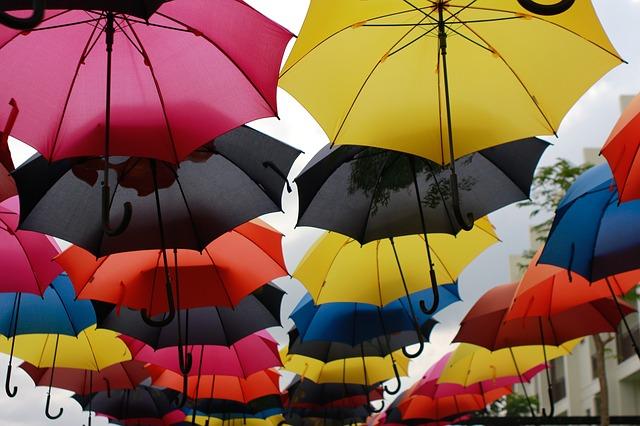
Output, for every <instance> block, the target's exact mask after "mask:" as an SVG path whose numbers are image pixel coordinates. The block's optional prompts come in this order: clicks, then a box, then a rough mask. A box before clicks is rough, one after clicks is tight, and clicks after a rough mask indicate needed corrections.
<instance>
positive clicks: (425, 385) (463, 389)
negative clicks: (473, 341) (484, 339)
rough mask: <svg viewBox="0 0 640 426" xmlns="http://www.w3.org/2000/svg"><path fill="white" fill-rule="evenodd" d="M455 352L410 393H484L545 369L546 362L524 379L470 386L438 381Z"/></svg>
mask: <svg viewBox="0 0 640 426" xmlns="http://www.w3.org/2000/svg"><path fill="white" fill-rule="evenodd" d="M452 353H453V352H449V353H446V354H445V355H443V356H442V358H440V359H439V360H438V361H437V362H436V363H435V364H433V365H432V366H431V367H430V368H429V369H428V370H427V372H426V373H424V375H423V376H422V378H421V379H420V380H418V381H417V382H416V383H415V384H414V385H413V386H412V388H411V390H410V391H409V392H408V394H410V395H422V396H429V397H432V398H442V397H447V396H454V395H463V394H477V395H484V394H485V393H486V392H489V391H492V390H494V389H499V388H505V387H508V386H510V385H513V384H515V383H521V382H522V380H526V381H527V382H528V381H529V380H531V378H532V377H533V376H535V375H536V374H538V373H539V372H541V371H543V370H544V369H545V365H544V364H540V365H537V366H535V367H533V368H531V369H529V370H527V371H525V372H523V374H522V380H521V379H520V378H519V377H518V376H507V377H495V378H493V379H492V380H485V381H482V382H478V383H474V384H472V385H469V386H462V385H459V384H456V383H438V380H439V379H440V375H441V374H442V371H443V370H444V368H445V366H446V365H447V363H448V362H449V358H451V354H452Z"/></svg>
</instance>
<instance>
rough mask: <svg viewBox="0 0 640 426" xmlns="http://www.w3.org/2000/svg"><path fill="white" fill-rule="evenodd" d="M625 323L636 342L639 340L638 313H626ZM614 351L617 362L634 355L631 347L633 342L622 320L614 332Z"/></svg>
mask: <svg viewBox="0 0 640 426" xmlns="http://www.w3.org/2000/svg"><path fill="white" fill-rule="evenodd" d="M626 319H627V323H629V328H631V333H632V334H633V337H634V338H635V340H636V342H640V325H639V324H638V314H637V313H633V314H631V315H627V317H626ZM616 352H617V355H618V364H620V363H622V362H623V361H625V360H627V359H629V358H631V357H633V356H635V355H636V352H635V351H634V349H633V344H632V343H631V339H630V337H629V333H627V330H626V328H625V326H624V324H623V323H622V322H620V324H619V325H618V333H617V334H616Z"/></svg>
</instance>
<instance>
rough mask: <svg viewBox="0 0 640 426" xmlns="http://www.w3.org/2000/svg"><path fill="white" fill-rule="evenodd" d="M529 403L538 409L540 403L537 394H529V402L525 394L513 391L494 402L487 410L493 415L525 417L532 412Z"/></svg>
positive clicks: (535, 409)
mask: <svg viewBox="0 0 640 426" xmlns="http://www.w3.org/2000/svg"><path fill="white" fill-rule="evenodd" d="M529 403H530V404H531V406H532V407H533V409H534V411H538V407H539V405H540V403H539V401H538V398H537V397H536V396H535V395H534V396H529V402H527V398H526V397H525V396H524V395H520V394H518V393H512V394H509V395H507V396H505V397H502V398H500V399H498V400H497V401H495V402H494V403H492V404H491V405H490V406H489V408H488V410H487V411H488V413H487V415H489V416H491V417H505V416H506V417H525V416H528V415H529V413H530V410H529Z"/></svg>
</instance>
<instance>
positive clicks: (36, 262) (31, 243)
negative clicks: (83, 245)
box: [0, 197, 62, 296]
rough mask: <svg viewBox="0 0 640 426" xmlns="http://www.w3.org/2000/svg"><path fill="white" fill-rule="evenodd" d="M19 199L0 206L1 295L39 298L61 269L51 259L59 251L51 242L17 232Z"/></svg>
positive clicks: (30, 233) (32, 233)
mask: <svg viewBox="0 0 640 426" xmlns="http://www.w3.org/2000/svg"><path fill="white" fill-rule="evenodd" d="M19 214H20V213H19V209H18V197H13V198H9V199H8V200H5V201H3V202H2V203H0V292H2V293H34V294H39V295H41V296H42V294H43V293H44V291H45V289H46V288H47V287H48V286H49V284H50V283H51V281H53V279H54V278H55V277H57V276H58V275H60V273H62V268H61V267H60V266H59V265H58V264H57V263H56V262H54V261H53V260H52V259H53V258H54V257H55V256H57V255H58V254H59V253H60V249H59V248H58V246H57V245H56V243H55V242H54V241H53V239H52V238H50V237H47V236H46V235H42V234H39V233H37V232H31V231H21V230H18V219H19Z"/></svg>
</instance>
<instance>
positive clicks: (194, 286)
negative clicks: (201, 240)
mask: <svg viewBox="0 0 640 426" xmlns="http://www.w3.org/2000/svg"><path fill="white" fill-rule="evenodd" d="M281 241H282V234H280V233H279V232H276V231H274V230H273V229H271V228H269V227H267V226H263V225H261V224H260V223H252V222H248V223H245V224H243V225H240V226H238V227H237V228H235V229H234V230H233V231H231V232H228V233H226V234H224V235H222V236H221V237H219V238H217V239H216V240H214V241H213V242H211V243H210V244H209V245H208V246H207V247H206V248H205V249H204V250H203V252H202V253H198V252H196V251H192V250H178V251H177V252H175V253H174V256H168V258H169V263H168V266H169V272H170V275H171V278H172V279H171V280H170V282H171V286H172V293H173V294H175V293H176V288H177V283H178V280H176V270H178V271H179V274H178V275H179V287H180V306H179V308H186V307H202V306H211V305H216V306H227V307H233V306H236V305H237V304H238V303H240V300H242V299H243V298H244V297H246V296H247V295H249V294H250V293H251V292H253V291H255V290H256V289H258V288H259V287H261V286H263V285H264V284H265V283H267V282H269V281H270V280H272V279H275V278H278V277H282V276H284V275H286V274H287V272H286V267H285V262H284V257H283V254H282V244H281ZM176 256H177V260H178V263H177V265H176ZM172 257H173V259H172ZM56 261H57V262H58V263H59V264H60V265H62V267H63V268H64V269H65V270H66V271H67V272H68V274H69V277H70V278H71V281H72V282H73V284H74V286H75V288H76V292H77V294H78V297H79V298H83V299H93V300H101V301H104V302H109V303H113V304H117V305H118V306H127V307H130V308H133V309H147V310H148V311H149V313H150V314H151V315H156V314H159V313H162V312H166V311H168V310H169V304H168V302H167V294H166V291H163V289H164V288H165V276H164V273H163V268H164V260H163V256H162V253H161V251H160V250H146V251H141V252H134V253H120V254H114V255H110V256H105V257H102V258H99V259H96V258H95V256H93V255H92V254H91V253H89V252H87V251H85V250H83V249H81V248H79V247H77V246H72V247H70V248H69V249H67V250H65V251H64V252H63V253H62V254H61V255H60V256H58V257H57V258H56ZM247 262H249V264H251V265H252V267H251V268H247V264H248V263H247Z"/></svg>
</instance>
